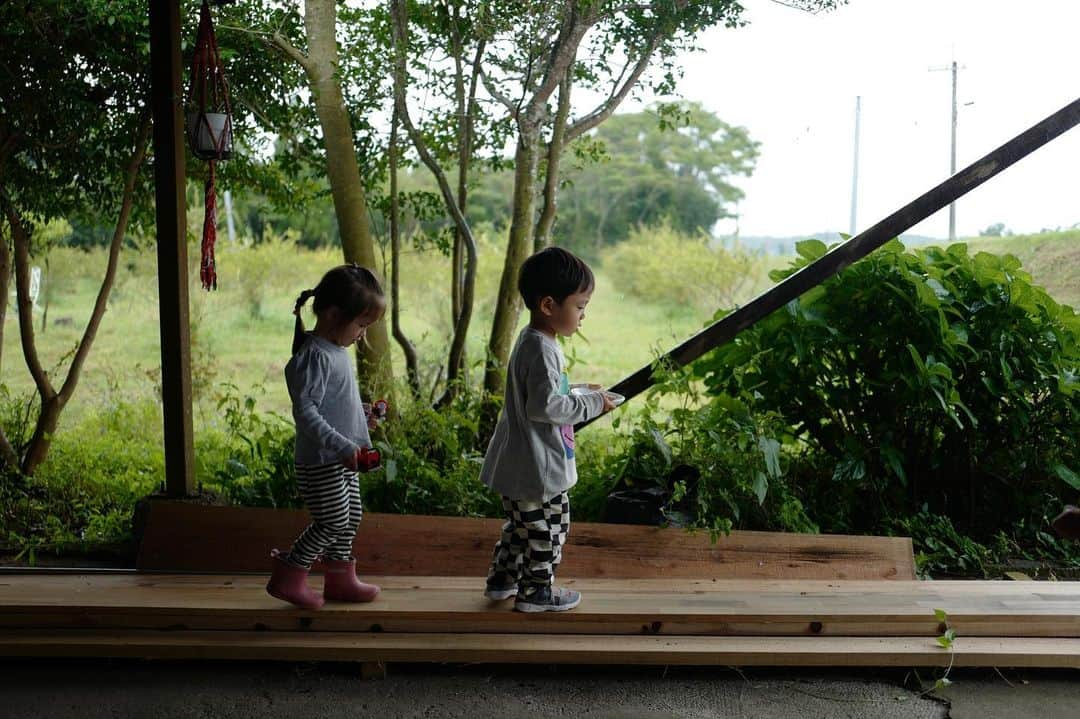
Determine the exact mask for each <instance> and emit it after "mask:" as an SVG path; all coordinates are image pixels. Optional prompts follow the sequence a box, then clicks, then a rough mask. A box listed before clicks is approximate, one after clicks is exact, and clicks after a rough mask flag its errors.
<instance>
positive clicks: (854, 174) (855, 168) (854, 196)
mask: <svg viewBox="0 0 1080 719" xmlns="http://www.w3.org/2000/svg"><path fill="white" fill-rule="evenodd" d="M861 109H862V96H861V95H856V96H855V158H854V160H853V161H852V167H851V221H850V222H849V223H848V234H849V235H851V236H852V237H854V236H855V229H856V228H855V210H856V208H857V207H858V205H859V115H860V111H861Z"/></svg>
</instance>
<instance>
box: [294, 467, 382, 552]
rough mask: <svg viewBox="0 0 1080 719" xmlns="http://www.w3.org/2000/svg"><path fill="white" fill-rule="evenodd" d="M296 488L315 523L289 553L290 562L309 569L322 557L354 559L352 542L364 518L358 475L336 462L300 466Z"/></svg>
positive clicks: (297, 469)
mask: <svg viewBox="0 0 1080 719" xmlns="http://www.w3.org/2000/svg"><path fill="white" fill-rule="evenodd" d="M296 484H297V486H298V487H299V489H300V495H301V496H302V497H303V498H304V504H306V505H307V508H308V511H309V512H311V520H312V521H311V524H309V525H308V526H307V529H305V530H304V531H303V533H302V534H301V535H300V537H299V539H297V540H296V543H295V544H293V546H292V549H291V550H289V561H290V562H292V563H293V564H296V565H299V566H301V567H308V568H310V567H311V565H312V564H314V562H315V560H316V559H317V558H318V557H319V556H320V555H321V556H323V557H325V558H326V559H332V560H336V561H348V560H349V559H351V558H352V544H353V538H354V537H356V530H357V528H358V527H359V526H360V519H361V518H362V517H363V515H364V509H363V507H362V506H361V504H360V480H359V479H358V475H357V473H356V472H351V471H349V470H348V469H346V468H345V467H344V466H343V465H341V464H338V463H336V462H335V463H333V464H306V465H302V464H298V465H296Z"/></svg>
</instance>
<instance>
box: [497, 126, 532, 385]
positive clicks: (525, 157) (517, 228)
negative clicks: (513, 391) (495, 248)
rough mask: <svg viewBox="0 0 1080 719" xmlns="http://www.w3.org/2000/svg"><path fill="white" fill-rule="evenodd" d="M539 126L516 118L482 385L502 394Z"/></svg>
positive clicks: (527, 247)
mask: <svg viewBox="0 0 1080 719" xmlns="http://www.w3.org/2000/svg"><path fill="white" fill-rule="evenodd" d="M539 141H540V131H539V127H538V126H537V125H535V124H533V123H531V122H529V121H528V120H525V119H522V120H519V121H518V142H517V150H516V152H515V153H514V214H513V218H512V219H511V222H510V237H509V240H508V241H507V246H506V261H505V263H504V265H503V272H502V279H501V280H500V281H499V297H498V301H497V303H496V305H495V317H494V319H493V320H492V323H491V340H490V341H489V342H488V357H487V365H486V370H485V372H484V389H485V390H487V391H488V392H490V393H492V394H501V393H502V391H503V385H504V383H505V379H506V361H507V358H508V357H509V356H510V347H511V345H512V344H513V342H514V330H515V329H516V328H517V321H518V313H519V312H520V311H521V297H520V296H519V295H518V289H517V274H518V269H519V268H520V267H521V264H522V263H523V262H524V261H525V259H526V258H527V257H528V256H529V252H530V251H531V249H532V236H533V200H534V197H533V195H534V189H535V187H536V165H537V158H538V157H539V154H540V152H539V147H538V145H539Z"/></svg>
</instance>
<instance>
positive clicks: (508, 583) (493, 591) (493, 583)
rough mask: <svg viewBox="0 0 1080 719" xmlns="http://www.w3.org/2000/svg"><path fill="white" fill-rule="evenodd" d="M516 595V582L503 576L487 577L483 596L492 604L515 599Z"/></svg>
mask: <svg viewBox="0 0 1080 719" xmlns="http://www.w3.org/2000/svg"><path fill="white" fill-rule="evenodd" d="M517 593H518V588H517V582H515V581H514V580H513V579H511V578H510V577H508V576H507V575H505V574H496V575H495V576H493V577H488V580H487V584H486V585H485V587H484V596H485V597H487V598H488V599H490V600H492V601H493V602H498V601H501V600H503V599H509V598H510V597H516V596H517Z"/></svg>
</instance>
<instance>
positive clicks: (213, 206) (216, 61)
mask: <svg viewBox="0 0 1080 719" xmlns="http://www.w3.org/2000/svg"><path fill="white" fill-rule="evenodd" d="M188 97H189V101H190V102H191V103H193V104H194V106H195V108H196V109H197V111H198V120H197V122H198V127H196V128H195V132H194V136H195V137H196V138H197V137H199V136H200V135H202V134H203V131H204V130H205V132H206V133H207V134H209V135H210V136H213V133H212V131H211V126H210V122H209V120H208V119H207V117H206V113H207V111H212V112H224V113H225V116H226V120H225V125H224V127H223V128H222V129H221V131H220V134H218V136H217V137H216V138H215V144H216V148H215V150H216V152H215V153H212V154H211V153H207V152H205V151H199V150H198V149H197V148H194V147H193V151H195V152H196V154H198V155H199V156H200V157H202V158H203V159H206V160H208V161H209V164H210V172H209V174H208V175H207V178H206V187H205V191H204V202H205V205H204V206H205V208H206V214H205V215H204V217H203V235H202V246H201V256H200V262H199V278H200V279H201V280H202V286H203V289H206V290H211V289H217V263H216V261H215V258H214V244H215V242H216V241H217V200H216V188H215V186H214V181H215V175H216V171H215V165H216V160H218V159H227V158H228V156H229V151H230V150H231V145H230V147H226V140H229V141H230V143H231V137H232V118H231V113H230V108H229V88H228V85H227V84H226V82H225V75H224V72H223V69H222V64H221V55H220V54H219V52H218V46H217V38H216V37H215V36H214V24H213V21H212V19H211V17H210V5H209V3H208V2H207V0H203V3H202V7H201V8H200V10H199V31H198V36H197V39H196V41H195V51H194V53H193V55H192V61H191V91H190V93H189V95H188ZM193 144H198V143H193Z"/></svg>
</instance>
